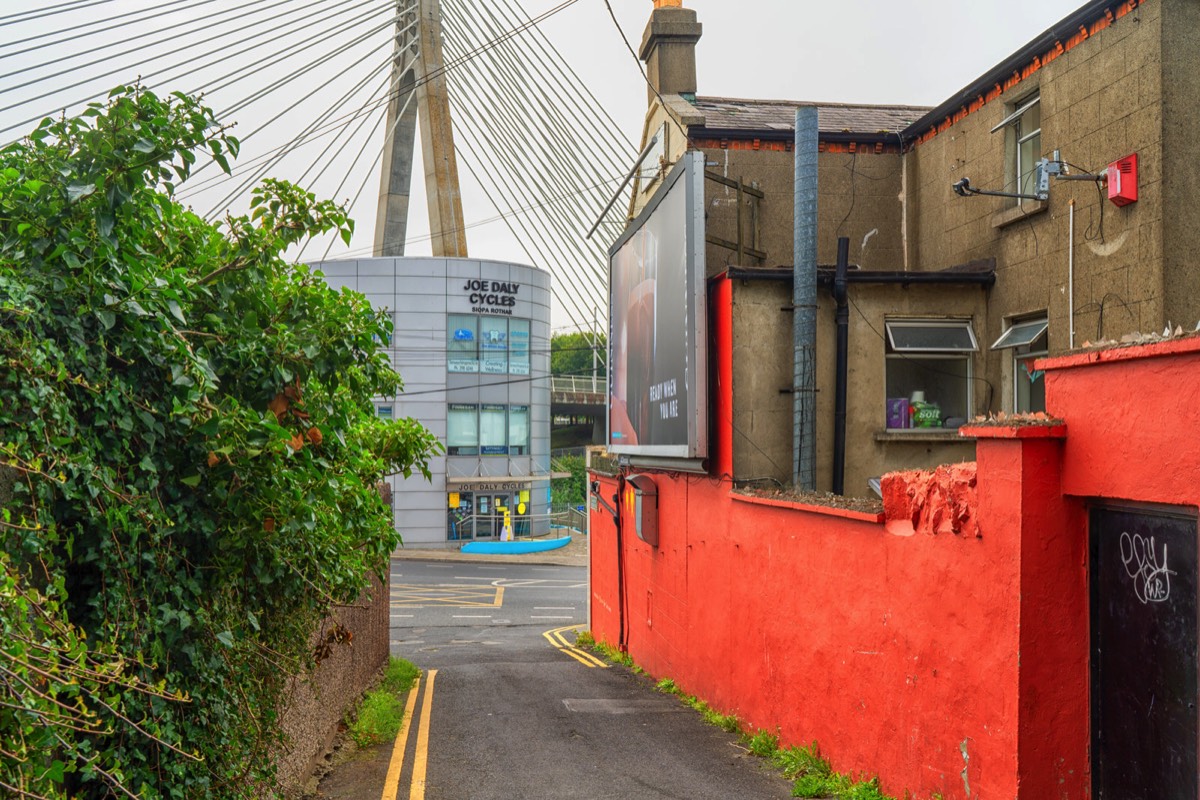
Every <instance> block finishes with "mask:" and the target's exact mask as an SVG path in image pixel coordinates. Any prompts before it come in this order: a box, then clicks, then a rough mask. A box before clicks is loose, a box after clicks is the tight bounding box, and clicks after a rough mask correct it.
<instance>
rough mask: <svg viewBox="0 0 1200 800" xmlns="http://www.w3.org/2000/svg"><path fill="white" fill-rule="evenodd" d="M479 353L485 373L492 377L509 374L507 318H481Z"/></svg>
mask: <svg viewBox="0 0 1200 800" xmlns="http://www.w3.org/2000/svg"><path fill="white" fill-rule="evenodd" d="M479 351H480V358H481V361H482V371H483V372H486V373H488V374H490V375H503V374H504V373H506V372H508V320H507V319H506V318H504V317H482V318H480V320H479Z"/></svg>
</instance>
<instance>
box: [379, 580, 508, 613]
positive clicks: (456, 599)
mask: <svg viewBox="0 0 1200 800" xmlns="http://www.w3.org/2000/svg"><path fill="white" fill-rule="evenodd" d="M426 604H430V605H446V606H460V607H467V608H500V607H501V606H503V605H504V587H503V586H412V585H404V584H399V585H395V586H392V608H402V607H405V606H422V605H426Z"/></svg>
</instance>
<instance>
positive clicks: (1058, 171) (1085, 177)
mask: <svg viewBox="0 0 1200 800" xmlns="http://www.w3.org/2000/svg"><path fill="white" fill-rule="evenodd" d="M1051 176H1053V177H1054V178H1055V179H1056V180H1063V181H1095V182H1097V183H1101V182H1104V181H1106V180H1107V179H1108V177H1107V175H1105V174H1100V175H1096V174H1093V173H1090V172H1071V171H1070V169H1069V165H1068V164H1067V162H1065V161H1063V160H1062V159H1061V158H1060V157H1059V153H1058V151H1057V150H1055V151H1054V158H1053V159H1050V158H1043V159H1042V160H1041V161H1039V162H1038V163H1037V164H1036V165H1035V166H1034V179H1035V180H1034V186H1035V188H1034V192H1033V194H1023V193H1021V192H998V191H995V190H993V189H977V188H975V187H974V186H972V185H971V179H970V178H960V179H958V180H957V181H955V182H954V183H952V184H951V185H950V188H951V189H953V190H954V193H955V194H956V195H958V196H959V197H970V196H972V195H977V194H982V195H988V196H990V197H1014V198H1016V199H1018V200H1039V201H1040V200H1047V199H1049V198H1050V177H1051Z"/></svg>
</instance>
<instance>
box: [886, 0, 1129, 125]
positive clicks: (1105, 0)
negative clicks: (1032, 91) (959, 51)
mask: <svg viewBox="0 0 1200 800" xmlns="http://www.w3.org/2000/svg"><path fill="white" fill-rule="evenodd" d="M1143 2H1144V0H1143ZM1119 5H1121V0H1091V2H1089V3H1087V4H1085V5H1083V6H1081V7H1079V8H1077V9H1076V10H1075V11H1073V12H1071V13H1070V14H1069V15H1067V16H1066V17H1064V18H1063V19H1062V20H1060V21H1059V22H1058V23H1056V24H1054V25H1052V26H1051V27H1050V28H1048V29H1047V30H1045V31H1043V32H1042V33H1041V35H1039V36H1038V37H1036V38H1035V39H1033V40H1032V41H1030V42H1029V43H1028V44H1026V45H1025V46H1024V47H1022V48H1021V49H1020V50H1018V51H1017V52H1015V53H1013V54H1012V55H1011V56H1009V57H1008V58H1006V59H1004V60H1003V61H1001V62H1000V63H999V64H997V65H996V66H994V67H992V68H991V69H990V70H988V71H987V72H985V73H984V74H983V75H981V76H979V77H978V78H976V79H975V80H974V81H972V82H971V83H969V84H967V86H965V87H964V88H963V89H961V90H959V91H958V93H956V94H954V95H953V96H951V97H950V99H948V100H946V101H945V102H943V103H942V104H941V105H938V106H937V107H935V108H934V109H932V110H931V111H930V112H929V113H927V114H926V115H925V116H923V117H921V118H920V119H918V120H917V121H916V122H914V123H913V124H911V125H909V126H908V127H907V128H905V129H904V134H903V135H904V138H905V139H906V140H913V139H916V138H918V137H920V136H921V135H922V134H924V133H925V132H926V131H928V130H929V129H930V128H932V127H934V126H936V125H937V124H939V123H940V122H942V121H943V120H945V119H946V117H949V116H953V115H954V114H955V113H957V112H958V110H959V109H961V108H962V107H963V106H966V105H970V104H971V103H972V102H974V101H975V99H976V98H978V97H979V96H980V95H982V94H987V93H988V92H989V91H990V90H991V89H992V87H994V86H995V85H996V84H997V83H1000V84H1003V83H1004V81H1005V79H1007V78H1009V77H1010V76H1011V75H1012V74H1013V73H1014V72H1019V71H1020V70H1021V69H1022V68H1023V67H1025V66H1027V65H1028V64H1029V62H1031V61H1032V60H1033V59H1034V57H1035V56H1041V55H1042V54H1043V53H1045V52H1047V51H1048V50H1051V49H1053V47H1054V45H1055V43H1056V42H1065V41H1066V40H1067V39H1069V38H1071V37H1072V36H1074V35H1075V34H1076V33H1078V32H1079V28H1080V26H1081V25H1086V24H1087V23H1089V22H1095V21H1096V20H1098V19H1099V18H1100V17H1102V16H1104V12H1105V11H1106V10H1115V9H1116V8H1117V6H1119Z"/></svg>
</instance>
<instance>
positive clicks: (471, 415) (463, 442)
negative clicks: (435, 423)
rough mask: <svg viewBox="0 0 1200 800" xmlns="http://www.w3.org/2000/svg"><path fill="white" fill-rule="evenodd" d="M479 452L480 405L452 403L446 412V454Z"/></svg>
mask: <svg viewBox="0 0 1200 800" xmlns="http://www.w3.org/2000/svg"><path fill="white" fill-rule="evenodd" d="M478 454H479V406H477V405H472V404H468V403H451V404H450V406H449V407H448V409H447V414H446V455H450V456H474V455H478Z"/></svg>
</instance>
